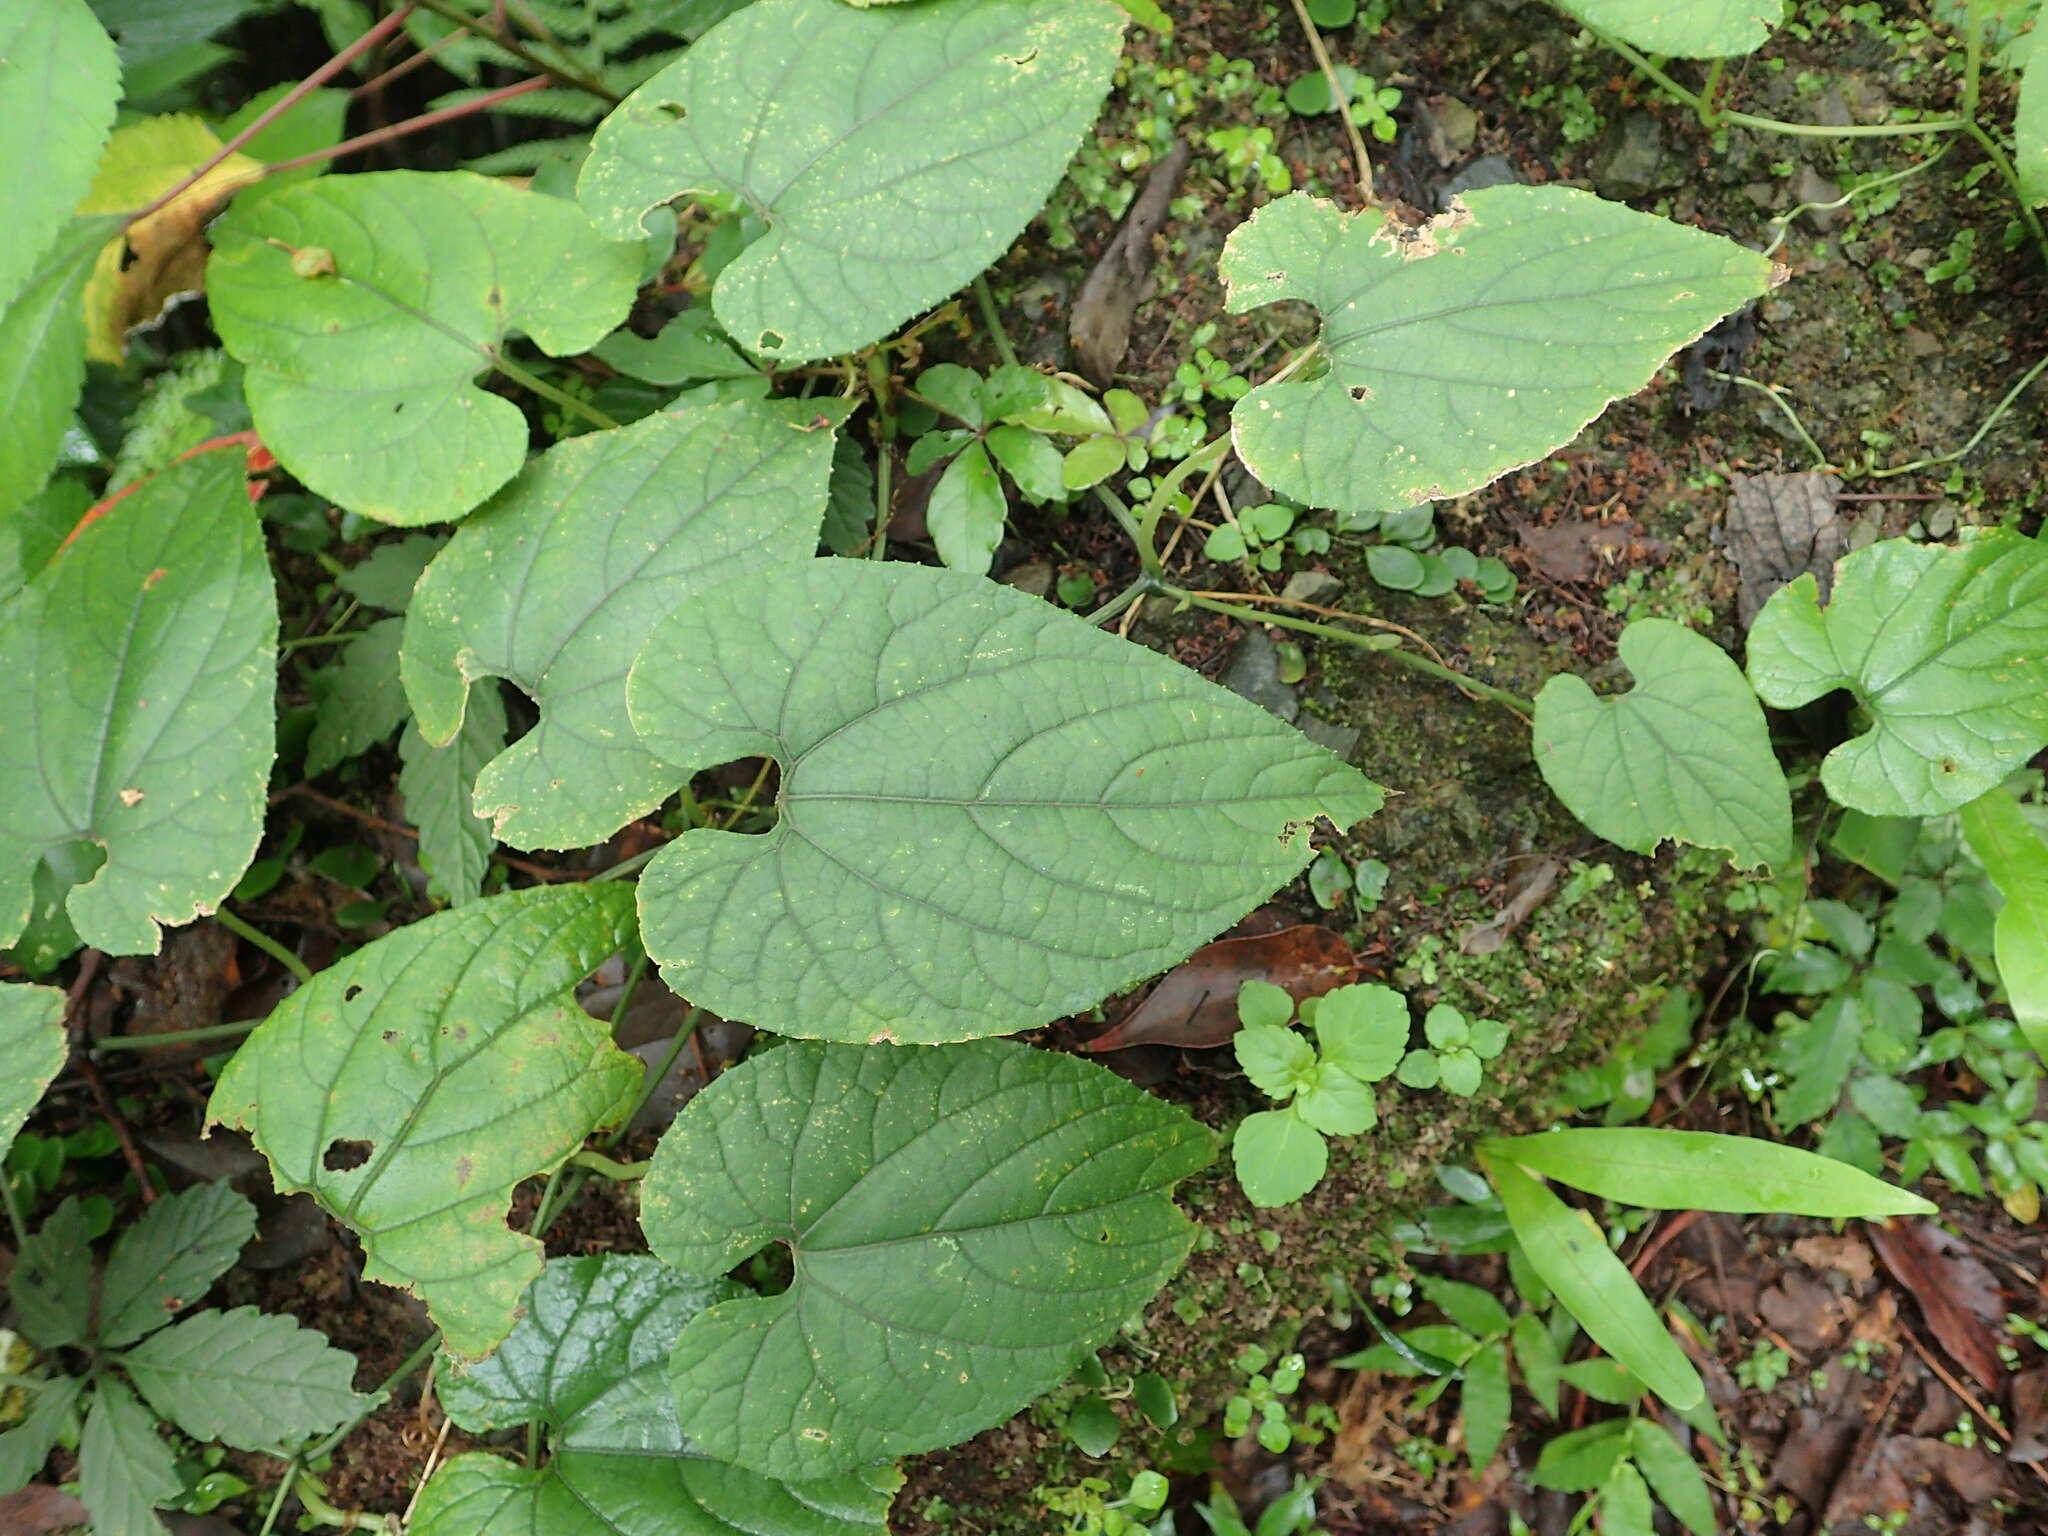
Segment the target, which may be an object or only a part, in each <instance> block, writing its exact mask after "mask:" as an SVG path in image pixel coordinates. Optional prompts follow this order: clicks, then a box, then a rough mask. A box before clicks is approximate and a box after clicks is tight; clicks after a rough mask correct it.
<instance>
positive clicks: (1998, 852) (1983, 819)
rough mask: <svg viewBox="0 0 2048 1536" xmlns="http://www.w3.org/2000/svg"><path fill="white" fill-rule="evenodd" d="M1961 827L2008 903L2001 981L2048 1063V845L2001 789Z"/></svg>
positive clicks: (2001, 927)
mask: <svg viewBox="0 0 2048 1536" xmlns="http://www.w3.org/2000/svg"><path fill="white" fill-rule="evenodd" d="M1962 822H1963V834H1964V836H1966V837H1968V838H1969V840H1970V851H1971V852H1973V853H1975V854H1976V855H1977V858H1978V860H1979V861H1980V862H1981V863H1982V864H1983V865H1984V872H1985V873H1986V874H1988V875H1990V876H1991V879H1992V883H1993V884H1995V885H1996V886H1997V887H1998V893H1999V894H2000V895H2001V896H2003V897H2004V898H2005V905H2004V906H2002V907H2000V908H1999V909H1998V921H1997V924H1996V925H1995V926H1994V927H1993V929H1992V945H1993V949H1994V953H1995V956H1996V959H1997V961H1998V979H1999V981H2000V982H2002V983H2003V984H2004V986H2005V995H2006V998H2007V1000H2008V1001H2009V1002H2010V1003H2011V1005H2012V1016H2013V1018H2015V1019H2016V1020H2018V1021H2019V1026H2020V1028H2021V1030H2022V1031H2024V1032H2025V1034H2026V1037H2027V1042H2028V1044H2030V1045H2032V1046H2033V1048H2034V1054H2035V1055H2037V1056H2039V1057H2041V1058H2042V1060H2044V1061H2048V844H2044V843H2043V842H2042V841H2041V834H2040V833H2039V832H2037V831H2035V830H2034V826H2033V823H2032V822H2030V821H2029V820H2028V819H2027V817H2026V814H2025V813H2024V812H2023V811H2021V810H2020V805H2019V802H2018V801H2017V800H2015V799H2014V798H2013V797H2012V795H2011V793H2010V792H2009V791H2007V790H2006V789H2005V787H2004V786H2003V785H2001V786H1999V787H1998V788H1996V789H1993V790H1991V791H1990V792H1989V793H1988V794H1985V795H1982V796H1980V797H1978V798H1977V799H1975V800H1973V801H1971V802H1970V803H1969V804H1968V805H1966V806H1964V807H1963V810H1962Z"/></svg>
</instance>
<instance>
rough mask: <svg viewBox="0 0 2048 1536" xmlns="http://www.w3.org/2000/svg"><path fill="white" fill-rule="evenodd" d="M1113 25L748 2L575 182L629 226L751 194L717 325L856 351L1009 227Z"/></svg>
mask: <svg viewBox="0 0 2048 1536" xmlns="http://www.w3.org/2000/svg"><path fill="white" fill-rule="evenodd" d="M1122 35H1123V16H1122V14H1121V13H1120V12H1119V11H1117V10H1116V8H1115V7H1113V6H1111V5H1108V4H1105V3H1103V0H947V3H946V4H943V5H905V6H900V7H896V6H891V7H882V8H878V9H873V10H859V9H855V8H853V7H851V6H848V5H846V4H844V3H842V0H755V3H754V4H752V5H749V6H747V7H746V8H745V9H743V10H741V11H739V12H738V13H737V14H735V15H733V16H730V17H728V18H727V19H726V20H724V21H722V22H720V23H719V24H718V25H717V26H716V27H714V28H712V30H711V31H709V32H708V33H706V34H705V35H704V37H703V38H702V39H701V40H700V41H698V42H697V43H696V44H694V45H693V46H692V47H691V49H690V50H689V52H688V53H686V54H684V55H683V57H682V58H681V59H680V60H678V61H677V62H675V63H673V64H671V65H669V66H668V67H667V68H666V69H664V70H662V71H661V72H660V73H658V74H656V75H655V76H653V78H651V79H650V80H648V81H647V83H646V84H645V85H643V86H641V87H640V88H639V89H638V90H637V91H635V92H634V93H633V94H632V95H631V96H629V97H627V98H626V100H625V102H624V104H623V105H621V106H620V107H619V108H618V109H617V110H615V111H614V112H613V113H612V114H611V116H609V117H607V118H606V119H605V120H604V122H603V123H602V124H600V125H599V127H598V130H597V133H596V135H595V136H594V137H593V139H592V141H591V147H590V157H589V159H587V160H586V161H585V162H584V165H583V170H582V174H581V176H580V178H579V180H578V182H577V188H576V195H577V197H578V198H579V199H580V200H581V201H582V204H583V206H584V208H585V209H586V210H587V211H588V212H589V214H590V217H591V218H592V220H594V221H595V222H596V224H597V226H598V228H599V229H600V230H602V231H603V232H604V233H606V234H608V235H610V236H612V237H613V238H615V239H620V240H624V239H627V238H629V237H637V236H638V235H639V233H640V227H641V220H642V218H643V216H644V215H645V214H646V213H647V211H648V209H650V208H652V207H654V206H655V205H656V204H658V203H664V202H667V201H668V200H669V199H670V198H672V197H675V196H677V195H679V194H681V193H685V192H694V193H700V194H711V195H714V196H716V197H717V198H719V199H721V200H725V201H729V202H730V203H733V204H736V205H738V206H739V207H741V208H744V209H748V210H751V211H752V212H754V213H756V214H758V215H759V216H760V217H761V218H762V219H764V220H765V221H766V223H767V231H766V233H764V234H763V235H761V237H760V238H759V239H757V240H756V241H754V243H753V244H752V245H750V246H748V247H747V248H746V249H744V250H743V251H741V252H740V254H739V256H738V257H737V258H735V259H734V260H733V262H732V264H731V265H729V266H728V267H726V268H725V270H724V271H722V272H721V273H720V274H719V276H718V280H717V282H716V284H715V285H714V286H713V288H712V291H711V307H712V311H713V312H714V313H715V314H716V316H717V317H718V322H719V324H720V325H722V326H723V327H724V328H725V329H726V331H727V332H729V333H730V334H731V335H732V337H733V338H734V339H735V340H736V341H738V342H739V343H740V344H741V345H742V346H745V347H747V348H748V349H749V350H750V351H753V352H756V353H759V354H760V355H761V356H763V357H768V358H773V359H774V360H776V361H777V362H780V363H782V364H785V365H787V364H792V363H803V362H811V361H815V360H817V359H820V358H827V357H834V356H837V355H839V354H841V353H845V352H852V351H856V350H858V349H859V348H861V347H865V346H867V345H868V344H869V343H870V342H874V341H878V340H880V339H881V338H882V337H884V336H886V335H888V334H889V333H890V332H891V331H892V330H894V329H895V328H896V327H897V326H898V325H899V324H901V323H902V322H903V321H905V320H907V319H909V318H910V317H911V316H913V315H915V314H918V313H919V312H921V311H923V310H926V309H929V308H930V307H931V306H932V305H934V304H936V303H938V302H939V301H940V300H941V299H943V298H945V297H946V296H947V295H948V294H950V293H952V292H953V291H954V290H955V289H957V288H959V287H960V286H961V285H962V284H964V283H966V282H967V281H968V280H969V279H971V278H973V277H974V275H975V274H976V273H978V272H980V271H981V270H982V269H983V268H984V267H986V266H988V264H989V263H990V262H992V261H994V260H995V259H996V257H998V256H999V255H1001V254H1002V252H1003V251H1004V250H1005V249H1006V248H1007V247H1008V246H1009V244H1010V242H1011V241H1012V240H1014V239H1016V237H1017V236H1018V235H1019V234H1020V233H1022V231H1023V229H1024V227H1025V225H1027V224H1028V223H1030V221H1031V219H1032V218H1033V216H1035V215H1036V214H1037V213H1038V211H1039V209H1040V208H1041V207H1043V206H1044V203H1045V199H1046V197H1047V195H1048V194H1050V193H1051V191H1052V189H1053V187H1054V186H1055V185H1056V184H1057V183H1058V181H1059V179H1060V176H1061V175H1062V174H1063V173H1064V172H1065V170H1066V168H1067V161H1068V159H1069V158H1070V157H1071V156H1072V155H1073V153H1074V150H1075V149H1076V148H1077V147H1078V146H1079V145H1080V143H1081V141H1082V139H1083V137H1084V136H1085V135H1086V133H1087V132H1088V129H1089V126H1090V125H1091V124H1092V123H1093V122H1094V121H1095V114H1096V111H1097V109H1098V108H1099V107H1100V106H1101V105H1102V98H1103V96H1104V94H1105V93H1106V92H1107V91H1108V89H1109V82H1110V75H1111V73H1112V71H1113V70H1114V69H1115V68H1116V61H1117V55H1118V52H1119V47H1120V40H1121V38H1122Z"/></svg>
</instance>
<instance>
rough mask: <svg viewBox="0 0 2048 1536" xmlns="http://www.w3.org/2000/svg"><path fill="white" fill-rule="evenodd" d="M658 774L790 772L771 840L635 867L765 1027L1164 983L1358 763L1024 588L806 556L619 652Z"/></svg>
mask: <svg viewBox="0 0 2048 1536" xmlns="http://www.w3.org/2000/svg"><path fill="white" fill-rule="evenodd" d="M627 698H628V701H629V702H630V704H631V706H632V713H633V724H634V727H635V728H636V729H637V730H638V731H639V732H640V735H641V738H642V739H643V740H644V741H645V742H646V743H647V745H648V747H649V748H650V749H651V750H652V751H654V752H655V753H657V754H659V755H660V756H661V757H662V758H664V759H665V760H667V761H668V762H670V763H671V764H673V765H675V770H676V771H675V772H674V774H673V775H672V778H671V782H672V783H678V784H679V783H682V782H684V781H685V780H686V779H687V778H688V777H689V775H690V773H691V772H693V771H695V770H696V769H698V768H705V767H710V766H713V765H715V764H718V763H723V762H728V761H730V760H732V759H733V758H737V757H746V756H749V755H752V754H755V753H766V754H769V755H772V756H774V757H775V758H776V759H777V760H778V761H779V762H780V763H781V765H782V786H781V791H780V795H779V800H780V808H781V817H780V820H779V821H778V822H777V823H776V826H775V828H774V830H773V831H771V832H769V833H767V834H765V835H762V836H744V835H741V834H737V833H730V832H714V831H692V832H686V833H685V834H684V835H683V836H682V837H681V838H679V839H677V840H676V841H675V842H673V843H671V844H669V846H668V847H667V848H665V849H663V850H662V852H661V854H660V856H659V857H657V858H656V859H655V860H654V862H653V863H652V864H651V865H649V866H648V868H647V870H646V872H645V874H644V875H643V876H642V877H641V880H640V910H641V927H642V930H643V933H644V936H645V939H646V944H647V950H648V953H649V954H651V955H653V956H654V958H655V959H657V960H659V961H660V962H661V965H662V969H663V971H664V973H665V974H666V975H667V976H668V977H669V979H670V981H671V983H672V984H673V985H674V986H675V987H676V988H677V990H678V991H680V992H681V993H682V994H683V995H684V996H687V997H688V998H689V999H690V1000H691V1001H692V1002H695V1003H699V1004H701V1005H703V1006H704V1007H706V1008H710V1009H712V1010H714V1011H716V1012H717V1013H719V1014H721V1015H723V1016H724V1017H726V1018H733V1019H744V1020H749V1021H758V1022H759V1023H762V1024H764V1025H768V1026H771V1027H773V1028H775V1029H777V1030H779V1031H781V1032H782V1033H785V1034H797V1035H803V1036H808V1037H811V1038H815V1039H827V1040H842V1041H870V1040H875V1041H879V1040H900V1041H907V1042H913V1043H924V1044H929V1043H933V1042H937V1041H944V1040H962V1039H968V1038H972V1037H975V1036H979V1035H990V1034H1008V1033H1012V1032H1014V1031H1017V1030H1022V1029H1029V1028H1031V1027H1032V1026H1034V1025H1037V1024H1042V1023H1044V1022H1045V1021H1047V1020H1048V1019H1056V1018H1060V1017H1062V1016H1063V1015H1065V1014H1069V1013H1072V1012H1075V1011H1077V1010H1079V1009H1083V1008H1088V1007H1091V1006H1093V1005H1094V1004H1095V1003H1096V1002H1098V1001H1100V1000H1101V999H1102V998H1104V997H1106V996H1108V995H1110V994H1112V993H1115V992H1118V991H1121V990H1123V989H1124V988H1126V987H1128V986H1130V985H1132V984H1134V983H1136V982H1138V981H1141V980H1143V979H1144V978H1145V977H1148V976H1154V975H1157V974H1158V973H1159V972H1160V971H1162V970H1164V969H1166V968H1167V967H1168V966H1170V965H1172V964H1174V963H1175V962H1176V961H1179V960H1181V959H1183V958H1185V957H1186V956H1187V954H1188V953H1189V952H1190V951H1191V950H1192V949H1194V947H1195V946H1196V945H1197V944H1199V943H1201V942H1202V941H1203V940H1205V939H1208V938H1211V937H1213V936H1214V935H1215V934H1217V933H1218V932H1220V931H1221V930H1223V929H1224V928H1227V927H1229V926H1230V924H1231V923H1233V922H1235V921H1236V920H1237V919H1238V918H1240V917H1242V916H1243V915H1244V914H1245V913H1246V912H1247V911H1249V910H1250V909H1251V908H1252V907H1253V906H1254V905H1256V904H1257V902H1258V901H1259V900H1260V899H1262V898H1263V897H1264V896H1266V895H1267V894H1268V893H1270V892H1271V891H1272V890H1273V889H1274V888H1276V887H1277V886H1279V885H1281V884H1283V883H1284V882H1285V881H1287V880H1288V879H1290V878H1292V877H1293V876H1294V875H1296V874H1298V873H1300V872H1301V870H1302V869H1303V868H1304V867H1306V865H1307V864H1308V861H1309V859H1310V858H1311V857H1312V856H1313V852H1314V850H1313V849H1312V848H1311V847H1310V844H1309V839H1308V836H1307V831H1308V827H1309V825H1310V824H1311V823H1312V822H1313V821H1314V820H1315V819H1316V818H1317V817H1328V818H1329V819H1330V820H1331V821H1333V822H1335V823H1336V824H1337V825H1338V826H1340V827H1345V826H1349V825H1351V824H1352V823H1354V822H1357V821H1360V820H1362V819H1364V818H1365V817H1367V816H1370V815H1371V814H1372V813H1373V812H1374V811H1376V810H1377V809H1378V808H1379V805H1380V798H1381V797H1380V792H1379V790H1378V788H1377V787H1376V786H1374V785H1373V784H1372V782H1371V781H1370V780H1368V779H1366V778H1365V777H1364V775H1362V774H1360V773H1358V772H1357V771H1356V770H1355V769H1353V768H1351V767H1349V766H1348V765H1347V764H1345V763H1344V762H1343V761H1342V760H1341V759H1339V758H1337V757H1336V756H1334V755H1333V754H1331V753H1329V752H1327V751H1325V750H1324V749H1323V748H1321V747H1318V746H1316V745H1314V744H1313V743H1311V742H1309V741H1308V740H1306V739H1305V738H1303V737H1302V736H1301V735H1299V734H1298V733H1296V732H1295V731H1293V730H1291V729H1289V728H1288V727H1287V726H1285V725H1283V724H1281V723H1280V722H1279V721H1277V720H1275V719H1273V717H1272V716H1270V715H1268V714H1267V713H1266V712H1265V711H1264V710H1261V709H1260V708H1258V706H1256V705H1254V704H1248V703H1246V702H1245V701H1244V700H1242V699H1240V698H1238V697H1237V696H1236V695H1234V694H1231V693H1227V692H1225V691H1224V690H1223V689H1221V688H1218V687H1216V686H1215V685H1214V684H1212V683H1209V682H1206V681H1205V680H1203V679H1202V678H1200V677H1197V676H1196V675H1195V674H1193V673H1191V672H1189V671H1188V670H1187V669H1185V668H1183V667H1180V666H1177V665H1176V664H1174V663H1173V662H1171V661H1168V660H1167V659H1166V658H1164V657H1162V656H1157V655H1154V654H1152V653H1151V652H1149V651H1145V650H1142V649H1139V648H1137V647H1135V646H1131V645H1129V644H1127V643H1125V642H1123V641H1120V640H1118V639H1116V638H1115V637H1114V636H1111V635H1107V634H1104V633H1103V632H1102V631H1101V630H1099V629H1096V628H1094V627H1092V626H1091V625H1089V624H1088V623H1086V622H1085V621H1083V620H1081V619H1077V618H1075V617H1074V616H1072V615H1071V614H1066V613H1062V612H1060V611H1059V610H1057V609H1055V608H1054V607H1052V606H1051V605H1050V604H1048V603H1044V602H1040V601H1039V600H1037V599H1035V598H1032V597H1029V596H1026V595H1025V594H1023V593H1021V592H1016V591H1013V590H1012V589H1010V588H1008V587H1004V586H1000V585H998V584H996V583H994V582H990V581H985V580H983V579H981V578H979V577H973V576H966V575H962V574H961V573H959V572H957V571H940V570H933V569H929V568H925V567H920V566H912V565H902V564H881V563H878V562H875V561H871V560H812V561H806V562H804V563H802V564H799V565H796V566H790V567H785V568H783V569H781V570H776V571H767V572H762V573H759V574H757V575H753V576H747V577H742V578H741V579H740V580H738V581H736V582H732V583H729V584H728V585H726V586H724V587H721V588H719V589H718V590H717V591H715V592H712V593H709V594H707V595H705V596H703V597H700V598H697V599H694V600H693V601H691V602H688V603H685V604H684V605H683V606H682V607H681V608H680V609H678V610H677V612H676V613H675V614H674V615H673V616H671V617H670V618H669V619H668V620H667V622H665V623H664V624H663V625H662V627H661V628H660V629H658V630H657V631H656V632H655V634H654V636H653V638H652V639H651V640H649V642H648V644H647V648H646V649H645V650H644V651H642V652H641V654H640V657H639V659H638V660H637V661H636V662H635V663H634V664H633V672H632V677H631V679H630V680H629V682H628V685H627Z"/></svg>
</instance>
